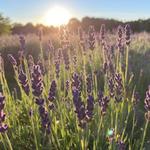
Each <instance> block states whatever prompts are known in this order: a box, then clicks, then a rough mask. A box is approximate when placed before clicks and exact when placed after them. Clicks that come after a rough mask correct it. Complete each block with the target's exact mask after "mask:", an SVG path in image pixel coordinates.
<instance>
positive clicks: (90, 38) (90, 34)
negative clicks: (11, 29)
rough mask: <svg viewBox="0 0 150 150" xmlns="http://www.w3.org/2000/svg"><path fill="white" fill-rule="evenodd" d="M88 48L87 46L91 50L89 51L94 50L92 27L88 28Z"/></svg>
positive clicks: (93, 30)
mask: <svg viewBox="0 0 150 150" xmlns="http://www.w3.org/2000/svg"><path fill="white" fill-rule="evenodd" d="M88 46H89V49H91V50H94V48H95V29H94V27H93V26H90V27H89V32H88Z"/></svg>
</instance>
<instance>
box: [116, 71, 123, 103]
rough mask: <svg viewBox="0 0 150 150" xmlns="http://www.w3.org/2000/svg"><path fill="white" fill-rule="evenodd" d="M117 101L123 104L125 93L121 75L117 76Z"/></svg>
mask: <svg viewBox="0 0 150 150" xmlns="http://www.w3.org/2000/svg"><path fill="white" fill-rule="evenodd" d="M114 80H115V92H116V95H115V100H116V102H121V100H122V92H123V83H122V78H121V75H120V74H119V73H116V74H115V79H114Z"/></svg>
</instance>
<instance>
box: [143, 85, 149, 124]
mask: <svg viewBox="0 0 150 150" xmlns="http://www.w3.org/2000/svg"><path fill="white" fill-rule="evenodd" d="M144 104H145V109H146V111H147V112H146V113H145V118H146V119H147V120H149V121H150V85H149V87H148V90H147V91H146V97H145V100H144Z"/></svg>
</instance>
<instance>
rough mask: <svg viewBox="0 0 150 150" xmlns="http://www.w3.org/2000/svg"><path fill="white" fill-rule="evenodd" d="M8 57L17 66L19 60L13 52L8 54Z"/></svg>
mask: <svg viewBox="0 0 150 150" xmlns="http://www.w3.org/2000/svg"><path fill="white" fill-rule="evenodd" d="M7 57H8V60H9V61H10V62H11V64H12V65H13V66H17V61H16V59H15V58H14V56H13V55H12V54H8V55H7Z"/></svg>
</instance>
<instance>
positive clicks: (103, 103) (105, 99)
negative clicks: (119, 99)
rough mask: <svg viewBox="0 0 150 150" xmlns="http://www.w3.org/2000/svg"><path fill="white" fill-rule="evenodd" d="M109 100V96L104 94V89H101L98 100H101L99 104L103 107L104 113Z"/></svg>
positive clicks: (102, 111) (103, 113)
mask: <svg viewBox="0 0 150 150" xmlns="http://www.w3.org/2000/svg"><path fill="white" fill-rule="evenodd" d="M109 101H110V100H109V98H108V97H107V96H104V95H103V93H102V91H99V93H98V102H99V105H100V107H101V113H102V115H105V114H106V109H107V107H108V103H109Z"/></svg>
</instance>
